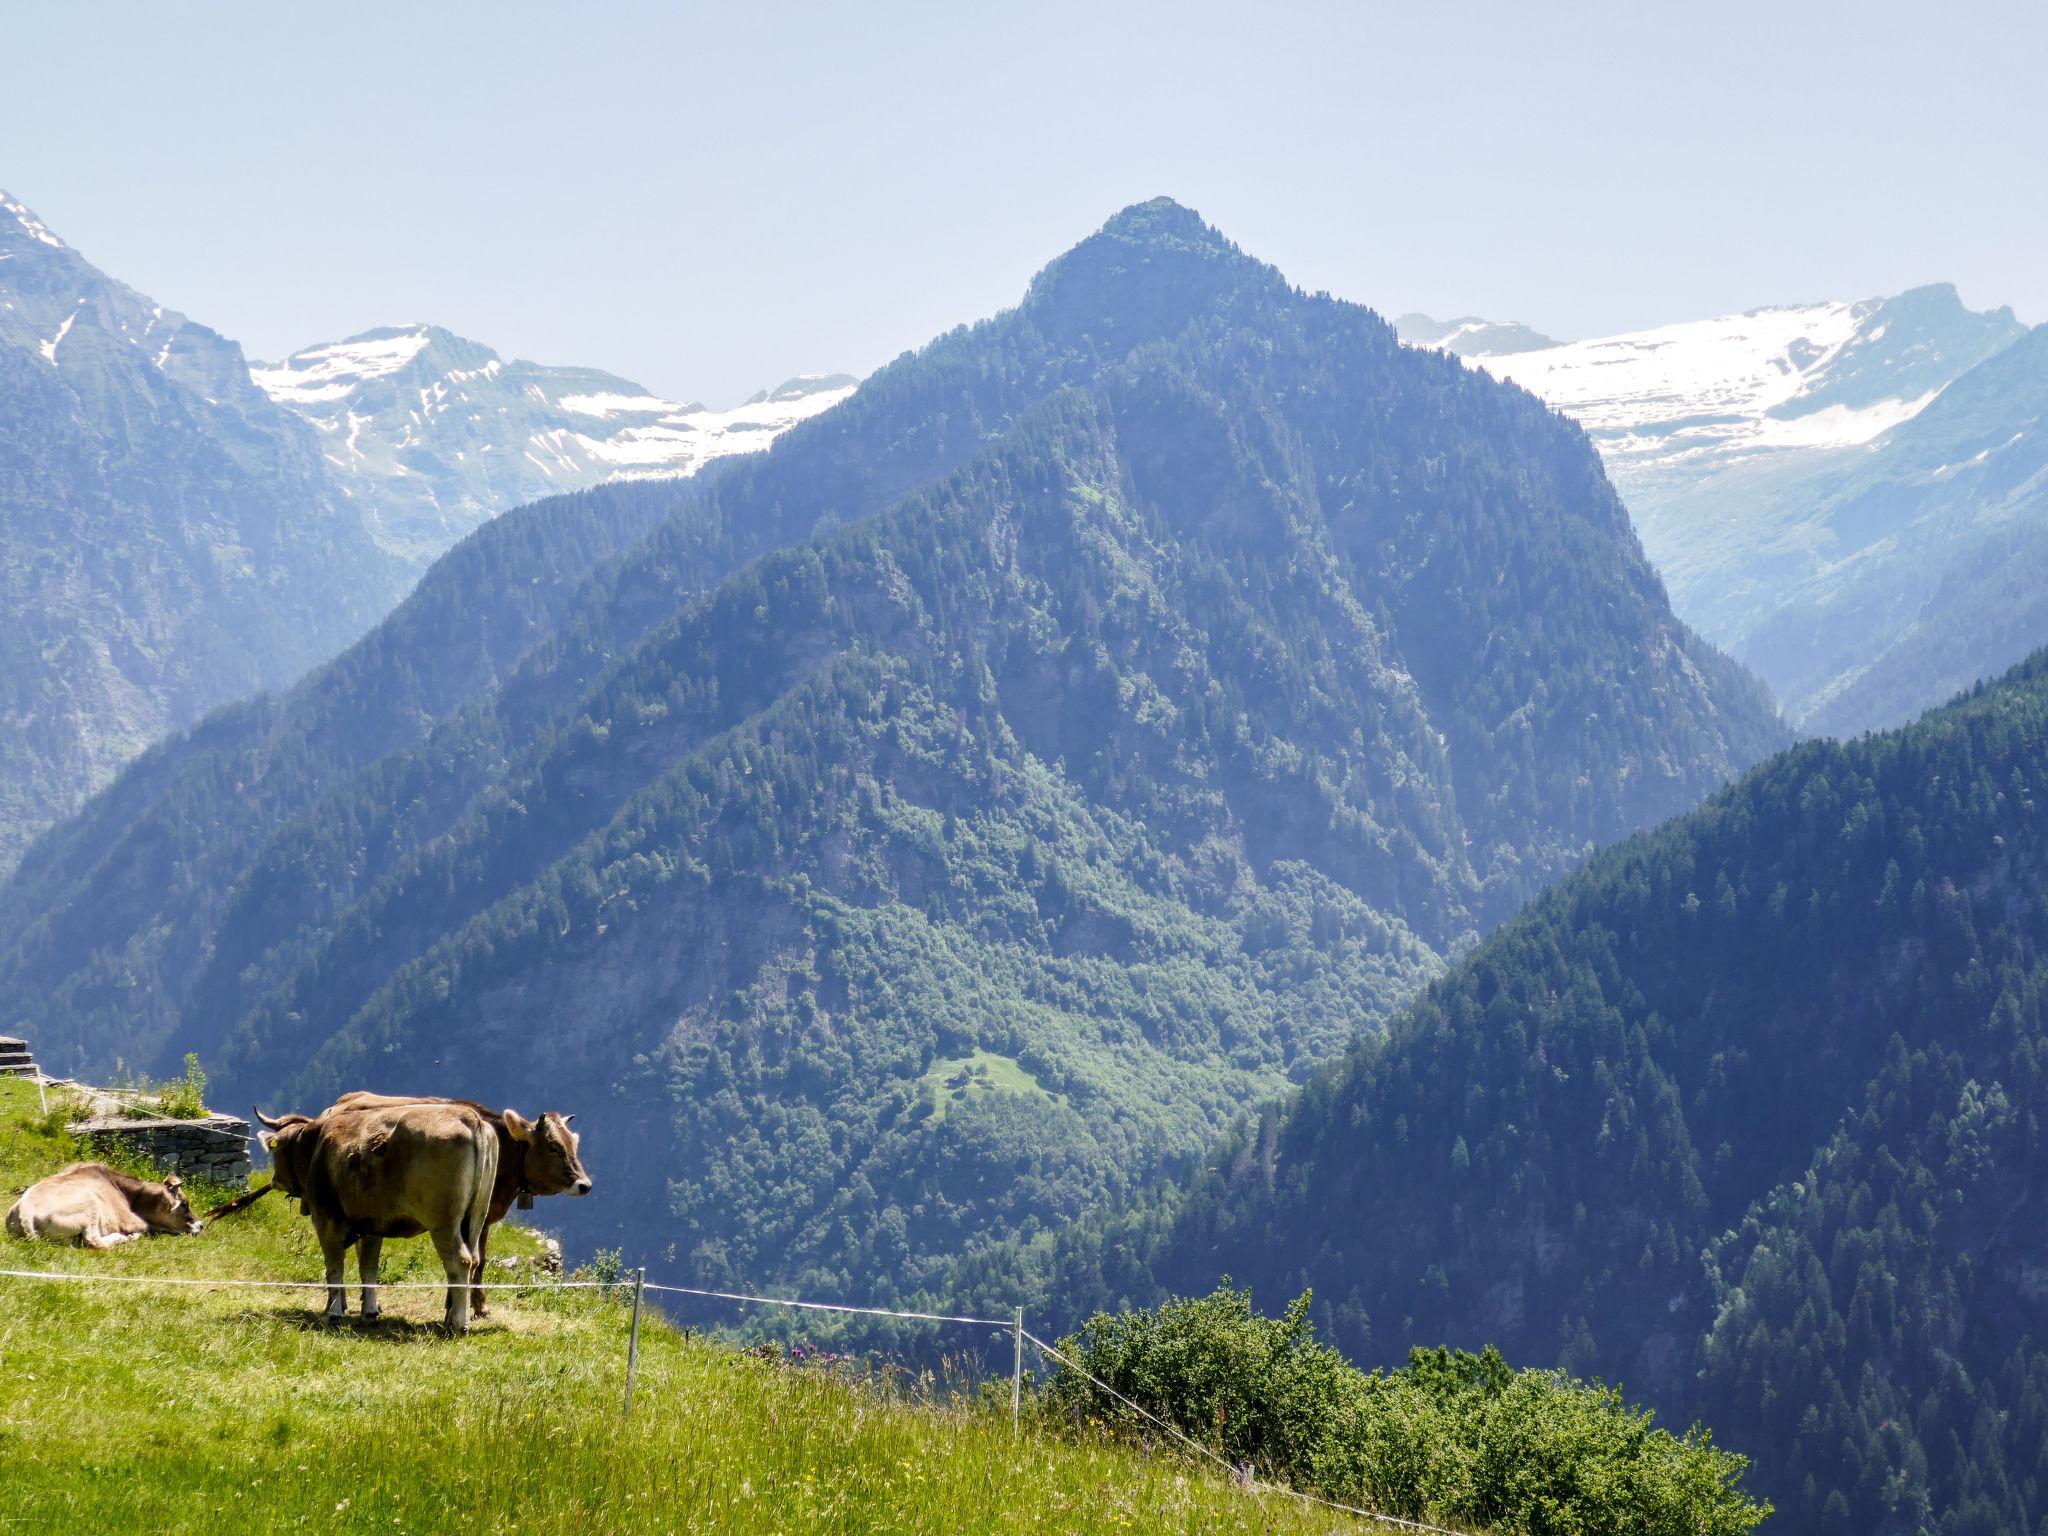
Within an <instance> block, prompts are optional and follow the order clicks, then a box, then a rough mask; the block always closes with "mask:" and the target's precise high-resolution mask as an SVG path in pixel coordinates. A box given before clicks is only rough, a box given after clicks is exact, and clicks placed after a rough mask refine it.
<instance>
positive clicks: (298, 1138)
mask: <svg viewBox="0 0 2048 1536" xmlns="http://www.w3.org/2000/svg"><path fill="white" fill-rule="evenodd" d="M264 1124H265V1125H268V1126H271V1127H273V1129H271V1130H268V1131H266V1132H264V1134H263V1144H264V1146H265V1147H267V1148H268V1149H269V1151H270V1156H271V1162H272V1170H273V1171H272V1174H271V1182H272V1183H273V1184H274V1185H275V1186H276V1187H277V1188H278V1189H279V1190H281V1191H283V1192H284V1193H285V1194H287V1195H290V1196H292V1197H294V1198H296V1199H297V1200H298V1201H299V1202H300V1205H301V1207H302V1208H303V1209H304V1210H305V1212H306V1214H307V1215H308V1216H310V1217H311V1218H312V1220H313V1235H314V1236H315V1237H317V1238H318V1239H319V1241H320V1251H321V1253H322V1254H323V1255H324V1256H325V1258H326V1260H327V1315H328V1316H329V1317H334V1318H338V1317H342V1316H344V1315H345V1314H346V1313H347V1311H348V1293H347V1291H346V1290H345V1288H344V1286H343V1270H342V1264H343V1261H344V1259H345V1258H346V1257H347V1254H348V1250H349V1248H350V1247H351V1246H354V1247H355V1248H356V1250H357V1253H356V1261H357V1264H358V1266H359V1267H360V1269H361V1270H362V1281H363V1317H364V1318H365V1319H366V1320H367V1319H374V1318H375V1317H376V1316H377V1315H378V1312H379V1310H380V1308H379V1305H378V1300H377V1268H378V1265H379V1263H380V1262H381V1260H382V1258H383V1251H384V1239H385V1238H387V1237H417V1236H418V1235H419V1234H420V1233H422V1232H425V1233H427V1234H429V1235H430V1236H431V1237H432V1238H433V1241H434V1250H435V1252H437V1253H439V1254H440V1256H441V1269H442V1272H443V1273H444V1274H445V1275H447V1277H448V1300H447V1305H446V1308H445V1311H444V1318H445V1321H446V1323H447V1327H448V1331H449V1332H451V1333H462V1332H464V1331H465V1330H466V1329H467V1328H468V1327H469V1288H470V1283H471V1274H472V1270H473V1268H474V1266H475V1264H476V1255H477V1247H478V1245H479V1244H480V1243H481V1241H482V1239H483V1232H484V1226H485V1222H486V1218H487V1216H488V1214H489V1210H490V1203H491V1190H492V1187H493V1186H494V1185H495V1184H496V1182H497V1178H498V1135H497V1131H496V1129H495V1128H494V1127H493V1126H492V1125H491V1124H490V1122H489V1121H487V1120H486V1119H485V1118H484V1117H483V1116H482V1115H480V1114H478V1113H477V1112H476V1111H475V1110H473V1109H470V1108H469V1107H467V1106H466V1105H462V1104H395V1105H385V1106H374V1107H363V1108H355V1109H345V1110H336V1111H332V1112H330V1113H328V1114H324V1115H322V1116H321V1117H320V1118H319V1119H317V1120H309V1119H307V1118H306V1117H305V1116H304V1115H285V1116H283V1117H281V1118H280V1119H277V1120H270V1119H268V1118H267V1117H266V1119H265V1120H264Z"/></svg>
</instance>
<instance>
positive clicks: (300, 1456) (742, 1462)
mask: <svg viewBox="0 0 2048 1536" xmlns="http://www.w3.org/2000/svg"><path fill="white" fill-rule="evenodd" d="M40 1121H41V1117H40V1114H39V1112H38V1108H37V1101H36V1095H35V1090H34V1089H33V1088H32V1087H30V1086H28V1085H26V1084H24V1083H20V1082H14V1081H8V1080H0V1207H4V1206H5V1205H6V1204H10V1203H12V1201H13V1199H14V1197H15V1195H16V1194H17V1193H18V1192H19V1191H20V1189H21V1188H22V1187H23V1186H24V1185H26V1184H27V1183H29V1182H31V1181H32V1180H33V1179H35V1178H37V1177H40V1176H41V1175H42V1174H44V1173H48V1172H51V1171H53V1170H54V1169H56V1168H57V1167H59V1166H61V1165H62V1164H63V1163H64V1162H66V1161H69V1160H71V1159H72V1157H73V1156H74V1153H75V1147H74V1144H73V1143H72V1141H71V1140H70V1138H69V1137H68V1136H67V1135H65V1134H64V1133H62V1132H61V1131H59V1130H57V1129H55V1128H54V1127H52V1126H50V1125H45V1124H42V1123H39V1122H40ZM217 1203H219V1201H218V1197H216V1198H214V1199H211V1200H208V1199H206V1198H201V1199H199V1200H197V1201H195V1204H198V1205H199V1206H200V1208H201V1210H202V1211H204V1210H205V1209H206V1208H208V1206H209V1205H211V1204H217ZM544 1210H545V1207H543V1211H544ZM492 1251H493V1256H494V1259H495V1257H496V1256H497V1255H498V1254H499V1253H501V1252H502V1253H503V1254H504V1255H505V1256H507V1257H510V1258H513V1259H515V1260H517V1261H519V1262H520V1263H521V1264H522V1265H523V1264H526V1263H530V1262H531V1259H532V1257H533V1256H534V1255H535V1254H536V1253H537V1252H538V1251H539V1244H538V1242H537V1241H536V1239H535V1238H534V1237H533V1236H531V1235H530V1234H527V1233H522V1232H518V1231H515V1230H508V1231H506V1232H505V1233H504V1234H503V1237H502V1239H499V1238H494V1239H493V1243H492ZM0 1268H6V1269H37V1270H65V1271H72V1272H86V1271H90V1272H92V1273H96V1274H113V1275H165V1276H169V1275H176V1276H187V1277H189V1276H206V1277H209V1278H242V1279H267V1280H311V1279H317V1278H319V1276H320V1273H321V1270H320V1261H319V1255H318V1250H317V1248H316V1247H315V1245H314V1243H313V1240H312V1233H311V1229H310V1227H309V1226H308V1225H307V1223H306V1222H305V1221H304V1220H303V1218H301V1217H299V1216H298V1215H297V1214H296V1212H295V1210H294V1208H293V1207H291V1206H289V1205H288V1204H286V1203H285V1202H283V1201H282V1200H281V1199H266V1200H261V1201H258V1202H257V1203H256V1204H255V1205H254V1206H253V1207H251V1208H249V1209H248V1210H245V1211H241V1212H238V1213H235V1214H233V1215H230V1216H228V1217H225V1218H223V1219H222V1221H221V1222H220V1224H219V1225H218V1226H215V1227H212V1228H209V1230H208V1231H206V1232H205V1233H204V1234H202V1235H201V1236H198V1237H193V1238H152V1239H149V1240H146V1241H143V1242H139V1243H133V1244H129V1245H127V1246H125V1247H123V1248H120V1249H117V1250H114V1251H113V1252H110V1253H103V1254H93V1253H87V1252H84V1251H82V1250H79V1249H75V1248H63V1247H57V1246H54V1245H51V1244H47V1243H28V1242H24V1241H21V1240H19V1239H16V1238H12V1237H9V1236H7V1235H5V1234H4V1233H0ZM350 1274H351V1279H352V1280H353V1275H354V1268H353V1260H351V1267H350ZM384 1278H385V1280H386V1281H387V1283H389V1282H395V1281H403V1280H435V1279H437V1278H438V1265H437V1264H436V1262H435V1260H434V1257H433V1254H432V1251H431V1249H430V1248H429V1247H428V1245H427V1243H426V1241H425V1240H424V1239H416V1240H413V1241H410V1242H403V1243H388V1244H386V1246H385V1265H384ZM357 1303H358V1298H357V1296H356V1294H355V1292H354V1291H353V1290H351V1293H350V1299H349V1304H350V1307H351V1309H352V1311H351V1317H350V1320H349V1321H348V1322H347V1323H346V1324H343V1325H340V1326H335V1325H330V1324H328V1323H327V1322H325V1321H324V1320H323V1319H322V1318H321V1316H320V1308H321V1306H322V1305H323V1298H322V1296H321V1293H319V1292H317V1291H265V1290H250V1289H235V1288H225V1287H224V1288H220V1289H209V1288H198V1287H156V1286H144V1285H104V1284H85V1283H79V1284H58V1283H53V1282H42V1281H27V1280H18V1279H4V1278H0V1532H6V1531H15V1530H21V1531H35V1532H67V1531H81V1532H83V1531H112V1530H121V1531H167V1532H168V1531H194V1532H198V1531H205V1532H229V1531H234V1530H245V1529H253V1530H261V1531H264V1532H266V1533H267V1532H276V1531H320V1532H330V1531H331V1532H372V1531H375V1532H402V1531H416V1532H442V1531H455V1530H461V1531H466V1532H536V1533H538V1532H582V1531H587V1532H603V1533H608V1536H609V1533H621V1536H625V1533H640V1532H669V1531H706V1532H733V1533H743V1532H744V1533H754V1532H761V1533H767V1532H794V1531H827V1532H848V1533H853V1532H863V1533H865V1532H891V1531H934V1532H937V1531H946V1532H952V1531H1115V1532H1190V1531H1214V1532H1272V1533H1276V1536H1277V1533H1291V1532H1310V1531H1339V1530H1356V1529H1358V1528H1360V1526H1361V1524H1362V1522H1360V1521H1357V1520H1355V1519H1353V1518H1351V1517H1348V1516H1343V1515H1334V1514H1330V1513H1328V1512H1318V1511H1313V1510H1310V1509H1306V1508H1304V1507H1302V1506H1299V1505H1297V1504H1295V1503H1293V1502H1292V1501H1287V1500H1282V1499H1277V1498H1274V1497H1271V1496H1264V1497H1260V1496H1254V1495H1251V1494H1248V1493H1246V1492H1244V1491H1242V1490H1240V1489H1238V1488H1236V1487H1234V1486H1232V1485H1231V1484H1230V1483H1229V1482H1228V1481H1227V1480H1225V1479H1223V1478H1222V1477H1220V1476H1218V1475H1215V1474H1214V1473H1213V1471H1211V1470H1206V1469H1204V1468H1203V1467H1201V1466H1197V1465H1191V1464H1189V1463H1187V1462H1184V1461H1181V1460H1179V1459H1177V1458H1175V1457H1172V1456H1169V1455H1167V1454H1165V1453H1164V1452H1163V1451H1161V1450H1159V1449H1157V1448H1151V1449H1148V1448H1145V1447H1140V1446H1133V1445H1130V1444H1126V1443H1121V1442H1113V1441H1108V1440H1103V1439H1100V1438H1095V1437H1093V1436H1091V1435H1089V1434H1087V1433H1081V1434H1077V1433H1075V1432H1073V1431H1065V1430H1054V1429H1050V1428H1047V1427H1043V1426H1040V1427H1032V1426H1029V1425H1027V1427H1026V1429H1025V1431H1024V1433H1023V1434H1022V1435H1020V1436H1015V1437H1013V1435H1012V1433H1011V1428H1010V1424H1009V1420H1008V1412H1007V1404H1004V1405H1003V1406H1002V1407H1001V1408H1000V1409H991V1408H985V1407H982V1406H979V1405H976V1404H974V1403H972V1402H971V1401H966V1400H948V1399H947V1398H945V1397H944V1395H943V1394H938V1393H933V1392H929V1391H920V1389H919V1387H918V1386H917V1384H916V1383H911V1384H909V1385H908V1386H899V1387H896V1388H893V1389H890V1390H883V1389H881V1388H879V1387H877V1386H875V1385H872V1384H869V1383H867V1382H857V1381H853V1380H849V1379H846V1378H844V1377H842V1376H839V1375H836V1374H835V1373H834V1372H833V1371H832V1370H830V1369H826V1368H818V1367H811V1366H800V1365H795V1364H792V1363H790V1362H789V1361H788V1360H787V1358H786V1357H783V1356H780V1355H776V1356H768V1355H765V1354H749V1353H747V1352H745V1351H742V1350H739V1349H736V1348H733V1347H731V1346H730V1345H726V1344H721V1343H717V1342H712V1341H707V1340H705V1339H703V1338H701V1337H691V1336H688V1335H686V1334H685V1333H684V1332H682V1331H680V1330H678V1329H675V1328H672V1327H670V1326H668V1325H667V1324H665V1323H664V1322H663V1321H661V1320H660V1319H659V1318H658V1317H652V1318H649V1319H647V1320H645V1321H644V1322H643V1327H642V1332H641V1355H640V1368H639V1377H638V1386H637V1392H636V1397H635V1405H634V1411H633V1414H632V1417H631V1419H630V1421H628V1420H627V1419H626V1418H625V1417H624V1416H623V1414H622V1401H621V1399H622V1391H623V1386H624V1379H625V1356H626V1330H627V1310H626V1308H625V1306H624V1305H622V1303H621V1300H620V1299H619V1298H618V1297H617V1296H614V1295H607V1294H605V1293H601V1292H589V1291H584V1292H560V1293H557V1294H553V1295H545V1296H543V1295H531V1296H526V1297H517V1296H513V1295H508V1294H500V1295H497V1296H495V1297H494V1299H493V1304H492V1315H491V1316H490V1317H489V1318H488V1319H486V1320H484V1321H482V1322H480V1323H478V1324H476V1325H475V1326H474V1327H473V1329H472V1331H471V1333H470V1334H469V1336H468V1337H466V1338H463V1339H459V1340H450V1339H445V1338H443V1337H441V1336H440V1334H439V1332H438V1329H437V1327H436V1326H435V1325H436V1324H437V1322H438V1319H439V1317H440V1312H441V1301H440V1297H439V1294H438V1292H435V1291H427V1290H420V1291H397V1290H394V1291H387V1292H386V1293H385V1297H384V1305H385V1316H384V1319H383V1320H382V1321H381V1322H379V1323H378V1324H377V1325H375V1326H373V1327H368V1328H366V1327H364V1326H362V1325H361V1324H360V1323H359V1322H358V1321H357V1320H356V1318H355V1317H354V1315H353V1309H354V1308H355V1307H356V1305H357Z"/></svg>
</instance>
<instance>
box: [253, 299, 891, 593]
mask: <svg viewBox="0 0 2048 1536" xmlns="http://www.w3.org/2000/svg"><path fill="white" fill-rule="evenodd" d="M251 376H252V377H253V378H254V380H255V382H256V384H257V385H258V386H260V387H261V389H262V390H263V391H264V393H265V394H267V395H268V396H269V398H270V399H272V400H274V401H275V402H277V403H278V404H279V405H282V406H285V407H287V408H288V409H290V410H292V411H295V412H297V413H298V414H299V415H300V416H302V417H303V418H304V419H305V420H307V421H308V422H310V423H311V424H312V425H313V426H314V427H315V428H316V429H317V430H318V432H319V434H320V439H321V450H322V453H323V454H324V456H325V458H326V460H327V463H328V465H329V466H330V467H331V469H332V471H333V472H334V474H335V476H336V479H337V482H338V484H339V485H340V487H341V489H342V490H343V492H344V493H345V494H347V495H348V496H350V497H351V498H352V499H353V500H354V501H355V503H356V504H357V505H358V506H359V507H360V508H361V509H362V513H363V516H364V519H365V521H366V522H367V523H368V524H369V527H370V531H371V534H372V536H373V537H374V538H376V539H377V541H378V542H379V543H380V544H382V545H383V546H384V547H385V548H386V549H388V550H390V551H391V552H393V553H394V554H397V555H399V556H401V557H402V558H404V559H407V560H409V561H412V562H415V563H422V564H423V563H424V562H426V561H428V560H431V559H432V558H433V557H434V556H436V555H438V554H440V553H441V551H442V550H444V549H446V548H448V547H449V545H451V544H453V543H454V542H455V541H456V540H457V539H459V538H461V537H462V536H463V535H464V534H466V533H468V532H469V530H470V529H472V528H474V527H475V526H476V525H477V524H478V523H481V522H483V521H485V520H486V519H487V518H490V517H494V516H496V515H497V514H498V513H499V512H501V511H503V510H505V509H506V508H507V507H512V506H517V505H519V504H520V503H522V502H528V501H534V500H537V499H539V498H540V497H543V496H551V495H555V494H558V493H560V492H563V491H573V490H580V489H582V488H583V487H585V486H588V485H595V484H597V483H598V482H599V481H603V480H612V479H618V478H623V477H634V476H655V475H690V474H695V473H696V472H697V471H698V470H700V469H702V468H703V467H704V466H705V465H706V464H708V463H710V462H711V461H712V460H714V459H718V458H722V457H725V456H726V455H729V454H735V453H749V452H755V451H758V450H760V449H763V448H766V447H767V446H768V445H769V443H771V442H773V441H774V440H775V438H776V437H777V436H778V435H779V434H780V433H782V432H783V431H785V430H787V429H788V428H789V427H791V426H793V425H795V424H796V423H797V422H799V421H802V420H804V419H806V418H808V417H811V416H815V415H817V414H818V413H819V412H820V411H824V410H828V409H830V408H831V407H832V406H834V405H836V404H838V403H839V402H840V401H841V400H843V399H845V398H846V397H847V396H848V395H849V394H851V393H852V392H853V389H854V387H855V381H854V380H853V379H852V378H850V377H848V376H846V375H844V374H823V375H810V376H805V377H801V378H796V379H791V380H789V381H788V382H787V383H785V384H783V385H781V386H779V387H778V388H776V389H773V390H763V391H762V392H761V393H760V394H758V395H756V396H754V398H753V399H751V400H749V401H747V402H746V403H745V404H743V405H739V406H736V407H734V408H732V409H730V410H723V411H714V410H708V409H706V408H705V407H704V406H703V405H700V404H682V403H678V402H676V401H673V400H664V399H662V398H660V397H659V396H656V395H653V394H650V393H649V392H648V391H647V390H645V389H643V388H642V387H641V386H640V385H638V384H635V383H633V382H631V381H630V380H627V379H622V378H619V377H618V376H617V375H615V374H610V373H605V372H602V371H600V370H598V369H595V368H576V367H552V366H547V365H543V364H539V363H528V362H520V361H513V362H506V361H505V360H504V359H503V358H501V357H499V355H498V354H497V353H496V352H494V351H492V350H491V349H490V348H489V347H487V346H484V345H483V344H482V343H480V342H475V341H470V340H468V339H466V338H465V337H461V336H457V335H455V334H454V333H453V332H451V331H447V330H443V329H442V328H441V327H439V326H434V325H409V326H398V327H385V328H383V329H379V330H374V331H365V332H363V333H362V334H361V335H359V336H352V337H350V338H348V339H347V340H346V341H336V342H326V343H322V344H320V345H318V346H312V347H307V348H306V349H304V350H303V351H300V352H295V353H293V354H292V355H291V356H290V357H288V358H286V359H285V360H284V361H283V362H282V363H277V364H265V363H258V364H256V365H254V367H253V368H252V370H251Z"/></svg>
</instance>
